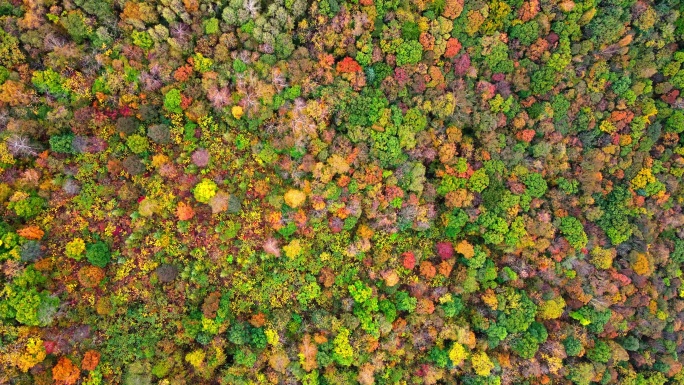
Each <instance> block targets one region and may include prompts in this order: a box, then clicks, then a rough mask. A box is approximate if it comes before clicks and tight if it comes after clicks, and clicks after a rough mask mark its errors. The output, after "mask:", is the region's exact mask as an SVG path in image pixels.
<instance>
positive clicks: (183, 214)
mask: <svg viewBox="0 0 684 385" xmlns="http://www.w3.org/2000/svg"><path fill="white" fill-rule="evenodd" d="M176 216H177V217H178V219H180V220H181V221H187V220H190V219H192V218H193V217H194V216H195V210H193V209H192V207H190V205H188V204H187V203H185V202H179V203H178V207H177V208H176Z"/></svg>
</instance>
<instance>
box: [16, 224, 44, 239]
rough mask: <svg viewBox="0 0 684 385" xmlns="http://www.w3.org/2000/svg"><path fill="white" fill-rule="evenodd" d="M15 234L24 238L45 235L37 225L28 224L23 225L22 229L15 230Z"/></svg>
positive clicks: (36, 237) (35, 237)
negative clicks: (26, 225)
mask: <svg viewBox="0 0 684 385" xmlns="http://www.w3.org/2000/svg"><path fill="white" fill-rule="evenodd" d="M17 234H19V235H20V236H22V237H24V238H26V239H34V240H38V239H41V238H43V235H45V232H44V231H43V230H41V229H40V228H39V227H38V226H28V227H24V228H23V229H21V230H19V231H17Z"/></svg>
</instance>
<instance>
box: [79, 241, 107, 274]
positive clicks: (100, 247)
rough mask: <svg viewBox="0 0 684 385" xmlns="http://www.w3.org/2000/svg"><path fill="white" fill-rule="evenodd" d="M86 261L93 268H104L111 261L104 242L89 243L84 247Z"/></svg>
mask: <svg viewBox="0 0 684 385" xmlns="http://www.w3.org/2000/svg"><path fill="white" fill-rule="evenodd" d="M85 256H86V259H87V260H88V262H90V263H91V264H92V265H93V266H97V267H101V268H103V267H105V266H107V264H108V263H109V260H110V259H111V252H110V251H109V246H107V244H106V243H104V242H101V241H100V242H95V243H91V244H89V245H88V246H87V247H86V253H85Z"/></svg>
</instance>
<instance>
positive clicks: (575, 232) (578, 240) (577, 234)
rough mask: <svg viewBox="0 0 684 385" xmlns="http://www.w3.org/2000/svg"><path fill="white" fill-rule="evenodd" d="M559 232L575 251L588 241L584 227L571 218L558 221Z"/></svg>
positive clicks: (577, 220)
mask: <svg viewBox="0 0 684 385" xmlns="http://www.w3.org/2000/svg"><path fill="white" fill-rule="evenodd" d="M559 228H560V231H561V233H562V234H563V236H565V238H566V239H567V240H568V242H569V243H570V246H572V247H574V248H575V249H582V248H584V247H585V246H586V245H587V242H588V241H589V240H588V238H587V234H586V233H585V232H584V226H582V222H580V221H579V219H577V218H575V217H571V216H567V217H563V218H561V221H560V226H559Z"/></svg>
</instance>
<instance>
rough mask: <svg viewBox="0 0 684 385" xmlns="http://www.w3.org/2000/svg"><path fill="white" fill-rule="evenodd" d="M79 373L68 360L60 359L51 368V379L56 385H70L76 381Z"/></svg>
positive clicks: (76, 367)
mask: <svg viewBox="0 0 684 385" xmlns="http://www.w3.org/2000/svg"><path fill="white" fill-rule="evenodd" d="M80 376H81V371H80V370H79V369H78V366H76V365H74V363H73V362H71V360H70V359H68V358H66V357H62V358H60V359H59V361H57V365H55V367H54V368H52V379H53V380H55V383H57V384H64V385H71V384H75V383H76V381H78V378H79V377H80Z"/></svg>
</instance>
